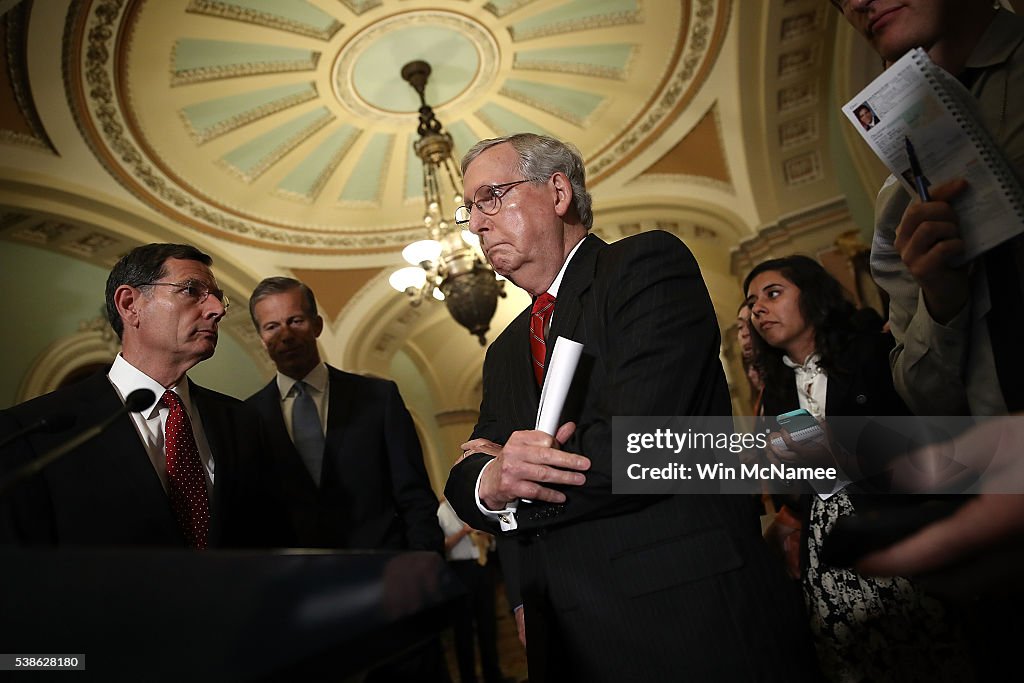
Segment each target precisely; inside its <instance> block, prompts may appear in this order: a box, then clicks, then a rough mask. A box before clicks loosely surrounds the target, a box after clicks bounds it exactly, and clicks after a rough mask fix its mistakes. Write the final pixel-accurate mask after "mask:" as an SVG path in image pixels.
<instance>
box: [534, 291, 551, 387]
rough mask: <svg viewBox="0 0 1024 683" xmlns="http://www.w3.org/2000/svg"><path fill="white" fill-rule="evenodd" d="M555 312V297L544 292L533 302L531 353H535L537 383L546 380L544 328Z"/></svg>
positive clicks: (539, 383)
mask: <svg viewBox="0 0 1024 683" xmlns="http://www.w3.org/2000/svg"><path fill="white" fill-rule="evenodd" d="M554 312H555V297H553V296H551V295H550V294H548V293H547V292H544V293H543V294H541V295H540V296H538V297H537V300H536V301H534V302H533V313H532V314H531V315H530V353H531V354H532V355H533V376H534V377H536V378H537V385H538V386H540V385H541V384H543V382H544V359H545V356H546V355H547V346H546V345H545V343H544V330H545V328H547V326H548V322H550V320H551V314H552V313H554Z"/></svg>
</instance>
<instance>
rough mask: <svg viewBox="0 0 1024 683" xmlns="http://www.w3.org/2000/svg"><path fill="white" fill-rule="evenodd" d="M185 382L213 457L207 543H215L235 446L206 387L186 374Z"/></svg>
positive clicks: (229, 494)
mask: <svg viewBox="0 0 1024 683" xmlns="http://www.w3.org/2000/svg"><path fill="white" fill-rule="evenodd" d="M186 381H188V390H189V396H190V397H191V398H192V403H193V404H194V405H195V409H196V412H197V413H199V419H200V421H201V422H202V429H203V434H204V436H205V437H206V443H207V445H208V446H209V447H210V454H211V455H212V456H213V463H214V475H213V482H214V483H213V497H212V498H211V500H210V545H213V546H216V545H217V544H218V543H219V542H220V538H221V524H222V520H223V510H222V507H223V506H224V505H225V501H226V500H230V496H231V492H230V491H229V490H228V489H229V488H230V487H231V484H232V476H233V472H232V471H233V470H234V469H235V467H234V464H233V460H234V455H235V449H234V448H233V447H232V446H233V444H232V443H231V439H230V436H229V433H230V431H231V429H230V424H229V421H228V419H227V418H226V416H225V415H224V414H223V412H222V410H221V407H220V406H219V405H218V404H217V402H215V401H211V400H210V397H209V396H208V395H207V393H206V390H205V389H204V388H203V387H201V386H199V385H198V384H196V383H195V382H193V381H192V380H191V379H188V378H187V377H186Z"/></svg>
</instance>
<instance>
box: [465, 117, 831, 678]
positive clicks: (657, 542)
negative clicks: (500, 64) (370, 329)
mask: <svg viewBox="0 0 1024 683" xmlns="http://www.w3.org/2000/svg"><path fill="white" fill-rule="evenodd" d="M463 174H464V180H465V188H466V197H467V200H468V202H467V205H466V206H465V207H462V209H460V211H459V213H460V214H462V215H461V216H460V219H462V220H465V219H466V218H468V220H469V226H470V229H471V230H472V231H473V232H474V233H475V234H477V235H478V236H479V237H480V244H481V247H482V248H483V251H484V253H485V254H486V256H487V259H488V261H489V262H490V263H491V265H492V266H493V267H494V268H495V270H496V271H498V272H499V273H501V274H502V275H504V276H505V277H507V278H508V279H509V280H511V281H512V282H513V283H514V284H516V285H517V286H519V287H521V288H523V289H524V290H526V291H527V292H528V293H529V294H530V295H531V296H533V297H536V298H537V299H538V301H542V302H545V301H547V297H546V296H545V295H551V296H553V297H554V305H553V309H554V313H553V319H551V320H550V323H549V324H550V330H549V331H547V333H546V335H544V336H545V337H546V339H556V338H557V337H558V336H564V337H567V338H570V339H574V340H576V341H578V342H580V343H582V344H583V345H584V349H583V357H582V359H581V361H580V365H579V367H578V369H577V371H576V375H575V377H574V380H573V385H572V388H571V390H570V395H569V397H568V400H567V403H566V407H565V409H564V410H563V413H562V417H563V419H564V420H567V421H570V422H566V424H563V426H562V427H561V428H560V429H559V430H558V433H557V434H556V435H555V437H551V436H549V435H547V434H544V433H542V432H539V431H533V430H532V427H533V425H534V419H535V415H536V412H537V405H538V397H539V388H538V384H539V380H540V379H541V377H542V374H543V370H544V366H545V365H546V364H547V361H548V360H549V359H550V351H551V347H552V346H553V344H546V345H545V346H544V347H542V349H543V353H541V354H538V355H537V356H536V358H535V359H534V358H532V356H533V355H534V354H533V353H532V350H533V349H531V337H534V340H533V348H537V341H539V339H538V337H541V335H542V334H543V333H542V331H541V328H542V327H544V326H546V324H547V323H545V322H544V321H543V316H544V308H545V306H546V303H545V304H544V305H542V306H539V307H537V306H535V307H532V308H531V309H527V310H524V311H523V313H522V314H520V315H519V317H517V318H516V319H515V320H514V321H513V322H512V323H511V324H510V325H509V326H508V327H507V328H506V329H505V331H504V332H503V333H502V334H501V335H500V336H499V337H498V338H497V339H496V340H495V341H494V343H493V344H492V345H491V348H490V349H489V350H488V353H487V358H486V361H485V364H484V389H483V402H482V404H481V408H480V420H479V422H478V423H477V426H476V429H475V430H474V433H473V438H472V439H471V440H470V441H468V442H467V443H466V444H465V445H464V448H465V449H466V450H467V453H469V455H467V456H466V457H465V458H464V459H463V460H461V461H460V462H459V463H457V464H456V465H455V467H453V468H452V471H451V475H450V476H449V479H448V483H447V486H446V489H445V494H446V496H447V497H448V499H449V501H450V502H451V504H452V507H454V508H455V510H456V512H457V513H458V515H459V516H460V517H462V518H463V519H464V520H466V521H467V522H469V523H470V524H471V525H472V526H475V527H477V528H479V529H484V530H488V531H491V532H493V533H496V534H499V538H500V539H501V541H500V542H502V543H506V544H508V543H512V544H515V547H516V550H517V552H518V555H519V562H518V567H517V569H518V573H519V577H518V578H519V584H520V588H521V592H522V596H523V600H524V604H525V620H526V635H527V646H528V655H529V656H528V660H529V666H530V680H531V681H535V682H536V681H553V680H558V681H575V680H579V681H632V680H635V681H662V680H664V681H667V680H690V679H692V680H755V679H756V680H789V681H791V680H803V679H806V678H809V677H810V676H811V667H812V666H813V664H812V661H813V652H812V650H811V649H810V645H809V639H808V636H807V630H806V625H805V618H804V617H803V613H802V607H801V605H800V604H799V601H798V598H797V596H796V594H795V593H794V592H793V588H792V586H790V585H788V583H787V579H786V578H785V577H784V576H783V574H782V571H781V568H780V567H779V566H777V565H776V564H773V562H772V560H771V559H770V558H769V557H768V555H767V552H766V548H765V546H764V544H763V541H762V540H761V536H760V530H759V527H758V520H757V514H756V511H755V510H754V508H753V506H752V503H751V501H750V500H749V498H747V497H742V496H724V495H722V496H688V495H680V496H655V495H647V496H626V495H613V494H612V489H611V480H612V465H613V463H612V456H611V453H612V418H613V417H614V416H616V415H652V416H654V415H683V416H686V415H730V414H731V408H730V402H729V394H728V389H727V387H726V383H725V377H724V373H723V371H722V367H721V363H720V361H719V358H718V354H719V346H720V339H719V332H718V325H717V321H716V318H715V314H714V310H713V309H712V306H711V301H710V298H709V296H708V293H707V290H706V288H705V286H704V282H703V279H702V278H701V274H700V270H699V269H698V267H697V263H696V261H695V260H694V258H693V256H692V255H691V254H690V252H689V250H687V249H686V247H685V246H684V245H683V244H682V243H681V242H680V241H679V240H678V239H676V238H675V237H673V236H672V235H669V234H667V233H664V232H660V231H656V232H650V233H643V234H641V235H638V236H636V237H631V238H627V239H623V240H621V241H619V242H617V243H615V244H610V245H609V244H605V243H604V242H602V241H601V240H600V239H599V238H597V237H595V236H593V235H588V234H587V233H588V231H589V229H590V227H591V224H592V222H593V217H592V213H591V208H590V196H589V194H588V193H587V190H586V186H585V171H584V166H583V161H582V159H581V158H580V155H579V152H578V151H577V150H576V149H575V148H574V147H572V146H570V145H566V144H564V143H561V142H559V141H557V140H553V139H551V138H547V137H543V136H537V135H533V134H520V135H514V136H511V137H508V138H500V139H496V140H485V141H483V142H481V143H478V144H477V145H476V146H475V147H474V148H473V149H472V150H470V151H469V153H468V154H467V155H466V157H465V158H464V159H463ZM467 211H468V216H467V215H466V213H467ZM533 308H537V311H536V313H534V311H533ZM538 319H539V320H538ZM531 320H533V326H531ZM531 366H533V368H531ZM527 501H531V502H527Z"/></svg>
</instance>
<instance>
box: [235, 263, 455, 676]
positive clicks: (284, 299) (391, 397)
mask: <svg viewBox="0 0 1024 683" xmlns="http://www.w3.org/2000/svg"><path fill="white" fill-rule="evenodd" d="M249 314H250V316H251V317H252V322H253V325H255V326H256V331H257V332H258V333H259V335H260V339H261V340H262V341H263V346H264V348H265V349H266V350H267V353H268V354H269V356H270V359H271V360H272V361H274V365H275V366H277V376H276V377H274V379H272V380H270V382H269V383H268V384H267V386H265V387H263V389H261V390H260V391H258V392H257V393H255V394H253V395H252V396H250V397H249V399H248V401H247V403H248V404H249V405H250V406H253V407H254V408H255V409H256V410H257V411H258V412H259V413H260V415H261V417H262V418H263V420H264V422H265V424H266V425H267V429H268V431H269V432H270V438H271V441H272V442H273V443H274V448H273V458H274V472H275V478H276V479H277V480H278V483H279V485H280V487H281V488H282V490H283V497H284V499H285V502H286V505H287V507H288V511H289V515H290V517H291V521H292V526H293V528H294V533H295V536H296V538H297V539H298V542H299V545H302V546H306V547H316V548H336V549H345V550H348V549H369V550H430V551H434V552H438V553H440V552H442V551H443V548H444V534H443V533H442V531H441V526H440V525H439V524H438V522H437V516H436V511H437V497H436V496H435V495H434V493H433V491H432V490H431V488H430V480H429V479H428V478H427V471H426V468H425V467H424V465H423V452H422V450H421V448H420V442H419V438H418V437H417V436H416V429H415V427H414V426H413V422H412V417H411V416H410V415H409V412H408V411H407V410H406V408H405V404H404V403H403V402H402V397H401V395H400V394H399V393H398V387H397V386H396V385H395V383H394V382H389V381H386V380H382V379H374V378H370V377H363V376H361V375H354V374H351V373H348V372H342V371H341V370H338V369H336V368H333V367H330V366H329V365H326V364H325V363H323V362H322V361H321V360H320V352H319V350H318V349H317V345H316V340H317V337H319V336H320V333H321V332H322V331H323V327H324V321H323V318H322V317H320V315H319V314H318V313H317V306H316V297H315V296H314V295H313V291H312V290H311V289H310V288H309V287H307V286H306V285H305V284H303V283H302V282H299V281H298V280H295V279H292V278H285V277H271V278H267V279H265V280H263V281H262V282H260V283H259V284H258V285H257V286H256V289H255V290H253V293H252V296H251V297H250V298H249ZM367 680H368V681H390V680H420V681H447V680H448V672H447V670H446V669H445V665H444V661H443V659H442V656H441V649H440V643H439V642H438V641H437V640H431V641H428V642H427V643H425V644H424V645H422V646H419V647H417V648H415V649H413V650H412V651H410V652H408V653H405V654H403V655H401V656H399V657H398V658H396V659H395V660H393V661H391V662H389V663H388V664H385V665H384V666H382V667H379V668H377V669H375V670H374V671H372V672H371V673H370V674H369V677H368V678H367Z"/></svg>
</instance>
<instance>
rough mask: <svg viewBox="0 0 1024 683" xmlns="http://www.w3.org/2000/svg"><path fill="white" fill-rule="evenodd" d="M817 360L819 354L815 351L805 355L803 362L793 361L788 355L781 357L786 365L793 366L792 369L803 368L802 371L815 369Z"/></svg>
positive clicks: (819, 357)
mask: <svg viewBox="0 0 1024 683" xmlns="http://www.w3.org/2000/svg"><path fill="white" fill-rule="evenodd" d="M819 360H821V356H820V355H818V354H817V353H812V354H811V355H809V356H807V360H805V361H804V362H803V364H800V363H796V362H794V361H793V360H791V359H790V357H789V356H783V357H782V362H783V363H785V365H786V367H789V368H793V369H794V370H803V371H804V372H812V371H814V370H817V369H818V361H819Z"/></svg>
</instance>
